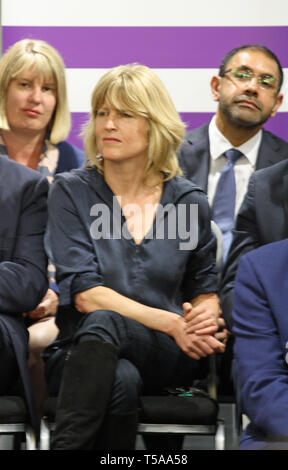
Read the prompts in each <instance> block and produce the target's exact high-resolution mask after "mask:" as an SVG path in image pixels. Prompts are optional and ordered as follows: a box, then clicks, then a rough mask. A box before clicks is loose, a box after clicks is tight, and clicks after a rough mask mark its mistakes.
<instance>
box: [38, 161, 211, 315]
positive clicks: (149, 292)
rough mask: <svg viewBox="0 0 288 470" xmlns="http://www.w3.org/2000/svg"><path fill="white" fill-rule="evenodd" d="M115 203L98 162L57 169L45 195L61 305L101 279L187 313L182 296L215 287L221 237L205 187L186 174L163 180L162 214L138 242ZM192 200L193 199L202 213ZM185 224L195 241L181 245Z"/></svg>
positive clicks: (128, 294)
mask: <svg viewBox="0 0 288 470" xmlns="http://www.w3.org/2000/svg"><path fill="white" fill-rule="evenodd" d="M117 204H118V203H117V200H116V198H115V197H114V194H113V192H112V191H111V189H110V188H109V186H108V185H107V184H106V182H105V180H104V178H103V175H101V174H100V173H99V172H98V171H97V169H96V168H92V169H77V170H72V171H70V172H69V173H62V174H61V175H56V177H55V182H54V184H53V185H52V187H51V190H50V196H49V201H48V206H49V221H48V228H47V232H46V245H47V250H48V251H49V257H50V258H51V260H52V262H53V263H54V264H55V266H56V280H57V283H58V286H59V290H60V304H61V305H62V306H64V305H69V304H73V297H74V295H75V294H76V293H78V292H81V291H84V290H87V289H89V288H92V287H95V286H99V285H103V286H106V287H109V288H111V289H114V290H115V291H117V292H118V293H120V294H122V295H124V296H126V297H128V298H130V299H133V300H135V301H138V302H140V303H142V304H144V305H147V306H151V307H156V308H162V309H166V310H169V311H172V312H175V313H178V314H183V311H182V303H183V302H184V301H191V299H192V298H194V297H196V296H197V295H199V294H204V293H209V292H215V291H216V290H217V287H216V285H217V274H216V268H215V251H216V241H215V238H214V235H213V234H212V233H211V228H210V209H209V205H208V201H207V196H206V195H205V193H204V192H203V191H202V190H201V189H199V188H198V187H197V186H195V185H194V184H193V183H191V182H190V181H188V180H185V179H184V178H181V177H175V178H173V179H172V180H170V181H167V182H165V183H164V187H163V193H162V198H161V202H160V204H161V206H162V207H164V208H165V209H166V210H165V211H163V214H162V217H157V215H158V214H157V213H158V210H157V212H156V217H155V220H154V224H153V227H152V228H151V230H150V231H149V232H148V233H147V234H146V236H145V237H144V239H143V240H142V242H141V243H140V244H136V243H135V242H134V240H133V238H132V237H129V232H127V230H126V232H125V231H124V225H125V217H124V216H123V214H122V213H121V209H120V206H118V207H117ZM191 205H196V206H193V207H194V208H195V207H197V209H198V216H197V217H195V211H193V210H192V211H191V210H190V209H191V207H192V206H191ZM158 209H159V210H160V208H158ZM101 211H102V212H101ZM173 211H174V215H173V217H176V219H173V217H172V216H171V212H173ZM117 213H118V215H119V214H120V218H119V217H118V219H117ZM103 214H104V216H105V217H106V218H105V217H104V216H103ZM169 214H170V215H169ZM113 215H114V225H113ZM109 216H110V217H109ZM180 216H181V218H179V217H180ZM107 217H108V219H107ZM115 217H116V219H117V220H116V222H115ZM169 217H170V219H169ZM171 217H172V219H171ZM184 219H185V221H184ZM171 220H172V221H173V220H176V222H177V228H176V230H173V227H172V226H171V225H170V228H169V223H170V224H171ZM101 221H102V223H100V222H101ZM117 221H118V222H119V221H120V230H118V231H117V230H115V224H116V225H117ZM157 221H158V222H157ZM159 221H160V222H159ZM184 222H185V228H186V229H187V228H188V229H189V228H190V229H191V231H195V224H196V233H197V236H198V243H197V244H196V246H194V247H191V246H190V247H189V245H188V244H186V245H185V243H184V245H183V241H184V239H183V237H182V236H181V231H180V230H179V226H180V225H183V223H184ZM157 223H158V224H159V225H158V228H157ZM161 224H162V226H161ZM159 227H160V229H161V230H160V231H159V230H158V229H159ZM96 228H97V230H96ZM113 228H114V233H113ZM116 228H117V227H116ZM118 229H119V224H118ZM178 232H179V233H178ZM191 233H192V232H191ZM115 235H116V237H115ZM171 235H173V236H171ZM188 235H189V233H188ZM188 238H189V237H188ZM181 243H182V245H181ZM183 246H184V247H185V249H183ZM187 247H188V248H189V249H187Z"/></svg>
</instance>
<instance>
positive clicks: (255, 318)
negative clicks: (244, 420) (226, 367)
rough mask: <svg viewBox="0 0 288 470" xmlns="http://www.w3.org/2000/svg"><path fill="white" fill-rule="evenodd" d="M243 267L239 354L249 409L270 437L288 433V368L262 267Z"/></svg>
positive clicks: (236, 316)
mask: <svg viewBox="0 0 288 470" xmlns="http://www.w3.org/2000/svg"><path fill="white" fill-rule="evenodd" d="M256 266H257V261H256V262H255V261H254V263H252V259H251V258H250V254H248V255H245V256H244V257H243V258H242V259H241V261H240V265H239V269H238V272H237V276H236V282H235V309H234V312H233V320H234V326H233V332H234V335H235V345H234V353H235V358H236V370H237V378H238V386H239V389H240V399H241V404H242V408H243V411H244V413H245V414H246V415H247V416H248V417H249V419H250V420H251V421H252V422H253V424H254V425H255V426H257V427H258V428H259V429H260V430H261V431H262V433H264V434H266V435H267V436H268V437H276V436H280V435H282V436H286V437H288V393H287V390H288V372H287V364H285V361H284V357H283V349H282V348H281V341H280V336H279V332H278V329H277V321H276V319H275V317H274V314H273V309H272V307H271V304H270V303H269V296H268V295H267V293H266V289H265V283H264V282H261V269H260V268H261V267H260V268H259V269H257V268H255V267H256Z"/></svg>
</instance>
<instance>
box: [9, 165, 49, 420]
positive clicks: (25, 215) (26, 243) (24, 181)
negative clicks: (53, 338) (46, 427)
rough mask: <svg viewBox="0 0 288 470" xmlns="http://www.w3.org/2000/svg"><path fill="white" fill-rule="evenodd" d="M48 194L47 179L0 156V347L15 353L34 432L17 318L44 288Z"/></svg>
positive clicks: (21, 326) (22, 337)
mask: <svg viewBox="0 0 288 470" xmlns="http://www.w3.org/2000/svg"><path fill="white" fill-rule="evenodd" d="M47 194H48V182H47V180H46V178H43V177H42V176H41V175H40V174H39V173H38V172H36V171H34V170H31V169H30V168H27V167H25V166H24V165H21V164H19V163H15V162H13V161H12V160H9V159H8V158H7V157H5V156H2V157H0V331H1V333H2V334H1V339H2V341H4V338H6V339H7V342H6V344H4V345H3V344H2V345H1V347H5V346H6V347H10V345H12V347H13V349H14V354H15V356H16V359H17V363H18V367H19V371H20V375H21V379H22V383H23V387H24V391H25V397H26V400H27V404H28V409H29V411H30V416H31V420H32V422H33V425H34V427H35V425H36V421H35V408H34V405H33V400H32V392H31V385H30V382H29V371H28V367H27V356H28V348H27V341H28V335H27V330H26V327H25V324H24V321H23V316H22V314H23V312H28V311H30V310H33V309H34V308H35V307H36V306H37V305H38V304H39V302H40V301H41V300H42V298H43V297H44V295H45V293H46V291H47V288H48V282H47V259H46V255H45V251H44V243H43V238H44V232H45V228H46V223H47ZM4 342H5V341H4ZM0 361H1V350H0ZM3 367H8V368H9V364H3V361H2V369H1V370H3V373H4V374H5V372H4V370H5V369H3ZM6 370H7V369H6ZM0 380H1V377H0Z"/></svg>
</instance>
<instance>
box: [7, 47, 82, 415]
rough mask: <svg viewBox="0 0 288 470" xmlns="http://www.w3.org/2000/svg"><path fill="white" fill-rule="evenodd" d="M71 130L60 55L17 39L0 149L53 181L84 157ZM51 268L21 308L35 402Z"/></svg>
mask: <svg viewBox="0 0 288 470" xmlns="http://www.w3.org/2000/svg"><path fill="white" fill-rule="evenodd" d="M69 130H70V112H69V108H68V100H67V91H66V80H65V68H64V63H63V60H62V58H61V56H60V55H59V53H58V52H57V51H56V50H55V49H54V48H53V47H52V46H51V45H49V44H48V43H46V42H45V41H41V40H32V39H23V40H21V41H18V42H17V43H15V44H14V45H12V46H11V47H10V48H9V49H8V50H7V52H6V53H5V54H4V55H3V56H2V58H1V60H0V155H2V156H4V155H6V156H8V157H9V158H10V159H11V160H14V161H16V162H18V163H21V164H23V165H25V166H27V167H30V168H32V169H34V170H37V171H38V172H40V173H41V174H42V175H43V176H45V177H47V179H48V181H49V182H50V183H52V182H53V179H54V175H55V174H56V173H59V172H63V171H68V170H70V169H72V168H78V167H79V166H80V165H81V164H82V163H83V161H84V153H83V152H82V151H81V150H80V149H77V148H76V147H74V146H73V145H71V144H69V143H68V142H65V139H66V137H67V135H68V133H69ZM50 268H51V269H50V270H49V278H50V285H49V289H48V290H47V292H46V294H45V296H44V298H43V299H42V301H41V302H40V303H39V305H38V306H37V307H36V308H35V309H34V310H33V311H31V312H26V313H25V318H26V324H27V326H28V327H29V338H30V339H29V349H30V358H29V364H30V371H31V375H32V380H33V383H34V391H35V395H36V398H37V401H38V407H40V405H41V403H42V400H43V396H44V394H45V381H44V376H43V362H42V359H41V353H42V351H43V348H44V347H45V346H47V345H48V344H49V343H51V341H53V340H54V339H55V337H56V335H57V332H58V329H57V327H56V325H55V321H54V318H55V314H56V311H57V308H58V289H57V286H56V284H55V280H54V279H53V278H54V276H55V272H54V271H55V270H53V267H52V266H51V267H50Z"/></svg>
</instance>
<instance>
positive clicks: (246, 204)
mask: <svg viewBox="0 0 288 470" xmlns="http://www.w3.org/2000/svg"><path fill="white" fill-rule="evenodd" d="M259 245H260V243H259V235H258V230H257V220H256V212H255V174H253V175H252V176H251V178H250V181H249V185H248V190H247V193H246V196H245V198H244V200H243V203H242V205H241V207H240V210H239V212H238V216H237V219H236V224H235V229H234V230H233V240H232V244H231V247H230V250H229V253H228V257H227V261H226V263H225V266H224V267H223V272H222V275H221V281H220V301H221V307H222V311H223V317H224V319H225V322H226V325H227V328H228V329H229V330H230V331H231V330H232V310H233V297H234V280H235V276H236V272H237V268H238V264H239V261H240V258H241V256H242V255H243V254H244V253H247V252H248V251H251V250H253V249H255V248H258V247H259Z"/></svg>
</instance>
